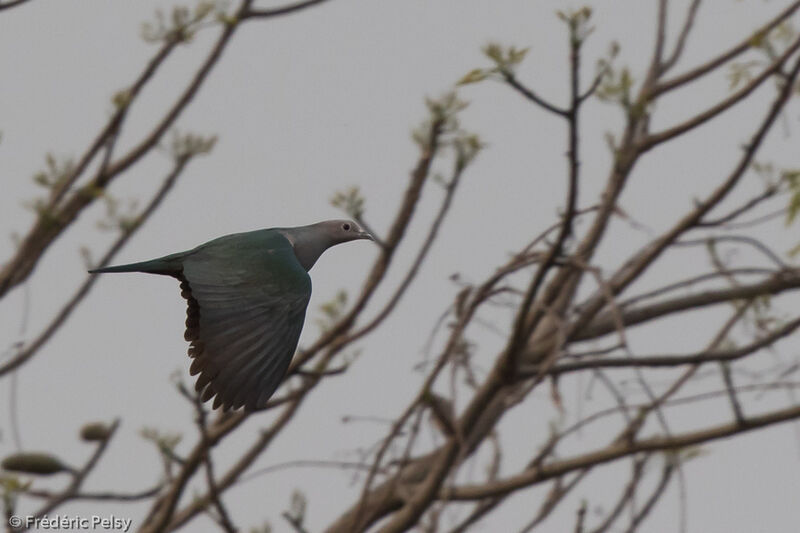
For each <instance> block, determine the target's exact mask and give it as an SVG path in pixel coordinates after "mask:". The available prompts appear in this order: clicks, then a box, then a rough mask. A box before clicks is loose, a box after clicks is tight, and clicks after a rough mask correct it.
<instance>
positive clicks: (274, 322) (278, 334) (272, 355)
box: [177, 232, 311, 410]
mask: <svg viewBox="0 0 800 533" xmlns="http://www.w3.org/2000/svg"><path fill="white" fill-rule="evenodd" d="M256 233H257V232H256ZM234 237H239V238H238V239H235V238H227V240H225V241H220V242H217V241H212V242H211V243H209V244H207V245H205V246H204V247H201V248H199V249H197V250H195V251H194V252H192V253H191V254H189V255H187V256H186V258H185V259H184V261H183V270H182V272H181V273H180V275H178V276H177V277H178V278H179V279H180V280H181V289H182V291H181V294H182V295H183V297H184V298H186V300H187V310H186V333H185V335H184V337H185V338H186V340H187V341H190V342H191V346H190V348H189V356H190V357H192V358H193V361H192V365H191V367H190V370H189V372H190V374H192V375H198V377H197V382H196V383H195V390H197V391H198V393H199V394H200V396H201V399H202V401H208V400H210V399H211V398H214V408H217V407H219V406H222V407H223V408H224V409H231V408H238V407H241V406H244V407H245V409H248V410H254V409H259V408H261V407H263V406H264V405H265V404H266V403H267V401H268V400H269V398H270V397H271V396H272V394H273V393H274V392H275V390H276V389H277V388H278V386H279V385H280V382H281V381H282V380H283V377H284V375H285V374H286V370H287V369H288V367H289V363H290V362H291V359H292V356H293V355H294V351H295V349H296V347H297V341H298V339H299V338H300V332H301V330H302V327H303V321H304V319H305V311H306V307H307V305H308V300H309V298H310V296H311V281H310V278H309V277H308V273H307V272H306V271H305V269H304V268H303V267H302V266H301V265H300V263H299V262H298V261H297V259H296V257H295V255H294V252H293V250H292V248H291V245H290V244H289V242H288V241H287V240H286V239H285V237H283V236H282V235H280V234H278V233H273V234H272V235H258V236H254V234H252V233H251V234H240V235H239V236H234Z"/></svg>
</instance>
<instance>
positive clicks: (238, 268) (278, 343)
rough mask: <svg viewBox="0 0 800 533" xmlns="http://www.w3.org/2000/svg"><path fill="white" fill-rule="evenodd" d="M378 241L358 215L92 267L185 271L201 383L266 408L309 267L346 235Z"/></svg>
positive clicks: (297, 325)
mask: <svg viewBox="0 0 800 533" xmlns="http://www.w3.org/2000/svg"><path fill="white" fill-rule="evenodd" d="M357 239H369V240H374V239H373V237H372V235H370V234H369V233H368V232H366V231H364V230H363V229H362V228H361V227H360V226H359V225H358V224H356V223H355V222H353V221H350V220H327V221H325V222H319V223H317V224H311V225H309V226H299V227H296V228H270V229H262V230H257V231H250V232H247V233H236V234H233V235H226V236H224V237H220V238H218V239H214V240H213V241H209V242H207V243H205V244H201V245H200V246H198V247H197V248H194V249H192V250H189V251H186V252H180V253H177V254H171V255H167V256H164V257H160V258H158V259H153V260H151V261H143V262H141V263H132V264H129V265H120V266H111V267H105V268H98V269H95V270H90V271H89V272H91V273H93V274H94V273H102V272H146V273H148V274H162V275H166V276H172V277H174V278H177V279H178V280H179V281H180V282H181V295H182V296H183V297H184V298H185V299H186V301H187V303H188V308H187V310H186V333H185V334H184V338H185V339H186V340H187V341H189V342H190V343H191V345H190V347H189V357H191V358H192V359H193V361H192V365H191V368H190V370H189V373H190V374H191V375H193V376H194V375H196V374H199V376H198V377H197V383H196V384H195V389H196V390H197V392H198V393H199V394H200V397H201V399H202V401H204V402H205V401H208V400H210V399H211V398H212V397H213V398H214V409H216V408H217V407H220V406H222V408H223V409H225V410H229V409H238V408H240V407H244V408H245V410H247V411H252V410H256V409H260V408H262V407H264V406H265V405H266V403H267V400H269V398H270V397H271V396H272V394H273V393H274V392H275V389H277V388H278V385H279V384H280V382H281V381H282V380H283V377H284V375H285V374H286V371H287V369H288V368H289V363H290V362H291V360H292V356H293V355H294V351H295V349H296V348H297V341H298V339H299V338H300V331H301V330H302V329H303V321H304V319H305V314H306V307H307V306H308V300H309V298H310V297H311V278H310V277H309V275H308V271H309V270H310V269H311V267H312V266H314V263H315V262H316V261H317V259H319V256H320V255H322V252H324V251H325V250H327V249H328V248H330V247H331V246H335V245H337V244H341V243H343V242H348V241H353V240H357Z"/></svg>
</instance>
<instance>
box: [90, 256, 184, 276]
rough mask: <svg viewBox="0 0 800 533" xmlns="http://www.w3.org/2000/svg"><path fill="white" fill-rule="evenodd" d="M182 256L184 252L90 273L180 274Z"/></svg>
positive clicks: (97, 269) (95, 270) (94, 270)
mask: <svg viewBox="0 0 800 533" xmlns="http://www.w3.org/2000/svg"><path fill="white" fill-rule="evenodd" d="M182 257H183V254H174V255H168V256H166V257H161V258H159V259H151V260H150V261H141V262H139V263H130V264H127V265H117V266H109V267H103V268H93V269H92V270H90V271H89V273H90V274H105V273H111V272H146V273H148V274H166V275H174V274H180V272H181V271H182V270H183V265H182V263H181V259H182Z"/></svg>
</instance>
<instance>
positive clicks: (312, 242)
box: [276, 220, 375, 271]
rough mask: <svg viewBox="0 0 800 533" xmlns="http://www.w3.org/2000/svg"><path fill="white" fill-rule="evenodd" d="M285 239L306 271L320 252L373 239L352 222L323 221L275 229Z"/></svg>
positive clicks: (315, 260)
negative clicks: (347, 243) (352, 242)
mask: <svg viewBox="0 0 800 533" xmlns="http://www.w3.org/2000/svg"><path fill="white" fill-rule="evenodd" d="M276 231H279V232H280V233H282V234H283V236H284V237H286V238H287V239H288V240H289V242H290V243H291V244H292V247H293V248H294V255H295V256H297V260H298V261H300V264H301V265H303V268H305V269H306V271H308V270H311V267H313V266H314V263H316V262H317V259H319V256H321V255H322V252H324V251H325V250H327V249H328V248H330V247H331V246H336V245H337V244H342V243H343V242H349V241H355V240H359V239H369V240H371V241H374V240H375V239H374V238H373V237H372V235H370V234H369V233H368V232H367V231H364V229H363V228H362V227H361V226H359V225H358V224H356V223H355V222H353V221H352V220H325V221H324V222H317V223H316V224H310V225H308V226H298V227H296V228H276Z"/></svg>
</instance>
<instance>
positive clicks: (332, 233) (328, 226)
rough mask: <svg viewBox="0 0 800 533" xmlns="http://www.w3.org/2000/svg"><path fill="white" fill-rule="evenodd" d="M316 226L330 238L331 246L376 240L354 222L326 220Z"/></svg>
mask: <svg viewBox="0 0 800 533" xmlns="http://www.w3.org/2000/svg"><path fill="white" fill-rule="evenodd" d="M315 226H318V227H319V229H320V230H321V231H323V232H324V233H325V234H326V235H327V236H328V238H329V240H330V243H331V244H330V246H333V245H336V244H341V243H343V242H349V241H355V240H358V239H369V240H371V241H374V240H375V238H374V237H373V236H372V235H370V233H369V232H368V231H365V230H364V228H362V227H361V226H359V225H358V224H357V223H355V222H353V221H352V220H326V221H325V222H319V223H318V224H315Z"/></svg>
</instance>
